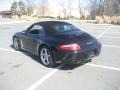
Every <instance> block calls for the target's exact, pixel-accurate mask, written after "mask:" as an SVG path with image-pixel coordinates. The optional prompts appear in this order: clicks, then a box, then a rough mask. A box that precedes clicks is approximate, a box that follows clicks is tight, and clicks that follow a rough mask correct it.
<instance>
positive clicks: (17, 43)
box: [13, 37, 20, 50]
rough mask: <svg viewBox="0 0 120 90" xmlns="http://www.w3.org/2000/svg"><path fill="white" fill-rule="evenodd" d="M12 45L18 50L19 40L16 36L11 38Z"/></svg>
mask: <svg viewBox="0 0 120 90" xmlns="http://www.w3.org/2000/svg"><path fill="white" fill-rule="evenodd" d="M13 47H14V48H15V50H20V45H19V41H18V39H17V38H16V37H14V38H13Z"/></svg>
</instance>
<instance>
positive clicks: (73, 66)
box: [10, 45, 89, 70]
mask: <svg viewBox="0 0 120 90" xmlns="http://www.w3.org/2000/svg"><path fill="white" fill-rule="evenodd" d="M10 47H11V48H12V49H14V47H13V45H10ZM19 52H21V53H23V54H25V55H27V56H29V57H30V58H32V60H35V61H36V62H38V63H40V64H42V62H41V60H40V58H39V57H38V56H35V55H32V54H31V53H29V52H27V51H25V50H20V51H19ZM88 62H89V61H87V62H84V63H81V64H64V65H63V66H62V67H61V68H58V66H60V65H61V64H56V65H55V66H54V67H51V68H56V69H59V70H73V69H75V68H77V67H80V66H82V65H84V64H85V63H88ZM42 65H43V64H42Z"/></svg>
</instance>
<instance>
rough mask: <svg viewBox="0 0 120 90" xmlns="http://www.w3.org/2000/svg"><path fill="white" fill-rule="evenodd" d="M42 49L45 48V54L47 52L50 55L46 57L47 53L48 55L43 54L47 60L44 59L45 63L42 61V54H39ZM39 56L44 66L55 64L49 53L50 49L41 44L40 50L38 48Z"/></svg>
mask: <svg viewBox="0 0 120 90" xmlns="http://www.w3.org/2000/svg"><path fill="white" fill-rule="evenodd" d="M43 50H47V54H48V53H49V55H50V57H48V56H49V55H48V56H47V55H46V56H45V58H46V57H48V60H47V59H46V63H45V60H44V61H43V56H41V55H42V52H43ZM39 58H40V60H41V62H42V64H43V65H44V66H46V67H53V66H55V63H54V59H53V56H52V53H51V51H50V49H49V48H48V47H46V46H42V47H41V48H40V50H39Z"/></svg>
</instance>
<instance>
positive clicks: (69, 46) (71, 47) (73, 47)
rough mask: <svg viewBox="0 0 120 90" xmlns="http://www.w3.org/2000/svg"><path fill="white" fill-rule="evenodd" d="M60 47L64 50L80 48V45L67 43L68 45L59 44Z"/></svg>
mask: <svg viewBox="0 0 120 90" xmlns="http://www.w3.org/2000/svg"><path fill="white" fill-rule="evenodd" d="M59 48H60V49H62V50H80V46H79V45H78V44H76V43H75V44H67V45H59Z"/></svg>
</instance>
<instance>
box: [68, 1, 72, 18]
mask: <svg viewBox="0 0 120 90" xmlns="http://www.w3.org/2000/svg"><path fill="white" fill-rule="evenodd" d="M68 8H69V13H68V18H71V11H72V8H71V0H68Z"/></svg>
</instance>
